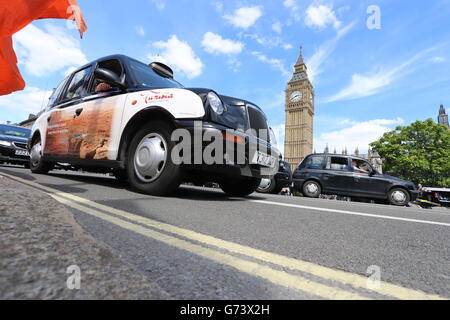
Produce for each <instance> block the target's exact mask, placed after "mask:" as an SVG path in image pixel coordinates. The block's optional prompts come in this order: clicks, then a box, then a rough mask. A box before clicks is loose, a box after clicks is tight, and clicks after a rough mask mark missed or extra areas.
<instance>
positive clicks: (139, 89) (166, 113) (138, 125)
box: [28, 55, 280, 196]
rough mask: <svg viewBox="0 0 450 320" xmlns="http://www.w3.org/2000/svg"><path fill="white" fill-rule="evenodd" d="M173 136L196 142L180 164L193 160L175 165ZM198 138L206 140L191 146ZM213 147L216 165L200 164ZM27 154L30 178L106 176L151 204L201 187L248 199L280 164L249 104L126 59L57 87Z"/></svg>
mask: <svg viewBox="0 0 450 320" xmlns="http://www.w3.org/2000/svg"><path fill="white" fill-rule="evenodd" d="M177 130H184V131H183V132H189V133H190V134H192V136H193V137H194V138H192V139H191V142H190V144H191V148H188V149H182V151H181V152H180V154H178V155H177V156H180V155H181V156H183V157H184V158H186V156H187V158H188V159H190V158H195V160H196V161H184V162H182V163H178V162H177V161H175V160H174V156H173V154H174V153H175V151H174V150H175V149H176V147H177V143H181V142H182V141H181V140H180V141H178V140H176V139H174V136H179V135H178V134H174V133H175V132H176V131H177ZM198 132H200V135H201V137H203V138H204V137H209V139H208V138H207V139H202V138H200V140H199V139H197V138H196V133H198ZM212 136H214V137H215V138H213V139H211V137H212ZM217 137H219V138H217ZM185 139H186V137H184V138H183V139H182V140H183V141H184V140H185ZM217 140H218V141H217ZM184 142H186V141H184ZM213 142H214V143H215V146H216V147H217V146H220V145H221V144H222V146H223V148H217V150H216V149H215V150H214V151H213V155H214V156H215V159H219V160H221V161H215V162H213V163H211V162H209V161H206V160H204V159H201V160H200V161H197V160H198V159H197V155H198V153H200V155H201V154H202V152H203V151H205V152H206V150H207V148H208V147H209V148H210V147H211V145H210V144H212V143H213ZM28 149H29V151H30V168H31V170H32V172H33V173H37V174H43V173H47V172H48V171H49V170H51V169H52V168H54V167H55V165H60V164H65V165H64V168H66V169H73V170H79V169H82V170H84V171H90V172H104V173H108V172H112V173H113V174H114V175H115V176H116V178H118V179H120V180H127V181H129V183H130V184H131V185H132V186H133V187H134V188H135V189H137V190H138V191H140V192H143V193H147V194H151V195H168V194H171V193H173V192H174V191H175V190H176V189H177V188H178V186H179V185H180V184H181V183H182V182H197V183H199V182H202V181H204V182H216V183H218V184H219V185H220V187H221V188H222V189H223V190H224V191H225V192H226V193H227V194H228V195H232V196H246V195H249V194H251V193H253V192H254V191H255V190H256V189H257V188H258V186H259V184H260V182H261V179H262V178H264V177H271V176H273V175H275V174H276V173H277V172H278V159H279V155H280V153H279V151H278V150H277V148H276V146H275V144H274V143H272V141H271V134H270V130H269V125H268V123H267V118H266V116H265V114H264V112H263V111H262V110H261V109H260V108H259V107H258V106H256V105H255V104H253V103H251V102H249V101H246V100H243V99H238V98H233V97H228V96H224V95H220V94H218V93H217V92H215V91H214V90H210V89H203V88H185V87H184V86H183V85H181V84H180V83H179V82H177V81H176V80H175V79H174V78H173V71H172V70H171V69H170V68H169V67H168V66H166V65H164V64H162V63H158V62H154V63H151V64H150V65H147V64H144V63H142V62H139V61H137V60H134V59H132V58H129V57H126V56H123V55H114V56H109V57H105V58H101V59H98V60H96V61H93V62H91V63H89V64H87V65H85V66H83V67H81V68H78V69H77V70H76V71H74V72H73V73H72V74H71V75H69V76H68V77H67V78H66V79H65V80H63V81H62V82H61V84H60V85H59V86H58V87H57V88H56V89H55V90H54V92H53V94H52V96H51V98H50V101H49V104H48V106H47V107H46V108H45V109H44V110H43V111H42V113H41V114H40V116H39V118H38V120H37V121H36V123H35V124H34V126H33V128H32V134H31V137H30V139H29V141H28ZM199 150H200V151H199ZM222 150H225V151H223V154H219V153H220V152H221V151H222ZM194 151H196V152H194ZM189 152H191V153H192V157H190V156H189V155H187V153H189ZM175 158H177V157H175ZM239 159H241V160H242V161H239Z"/></svg>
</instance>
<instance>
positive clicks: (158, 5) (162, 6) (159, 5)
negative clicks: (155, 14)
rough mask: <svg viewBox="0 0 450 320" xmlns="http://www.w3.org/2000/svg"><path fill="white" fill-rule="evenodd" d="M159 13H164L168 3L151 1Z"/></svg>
mask: <svg viewBox="0 0 450 320" xmlns="http://www.w3.org/2000/svg"><path fill="white" fill-rule="evenodd" d="M151 1H152V2H153V4H154V5H155V6H156V8H157V9H158V10H159V11H163V10H164V9H165V8H166V1H164V0H151Z"/></svg>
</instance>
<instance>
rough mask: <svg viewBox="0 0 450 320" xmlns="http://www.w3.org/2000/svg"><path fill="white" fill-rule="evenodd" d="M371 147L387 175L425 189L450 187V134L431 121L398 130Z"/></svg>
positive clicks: (385, 135)
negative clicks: (389, 174) (422, 186)
mask: <svg viewBox="0 0 450 320" xmlns="http://www.w3.org/2000/svg"><path fill="white" fill-rule="evenodd" d="M371 146H372V147H373V149H374V151H377V152H378V153H379V154H380V156H381V157H382V158H384V160H385V162H384V164H383V167H384V169H385V170H386V171H388V172H393V173H395V174H396V175H397V176H399V177H400V178H403V179H407V180H411V181H413V182H415V183H421V184H422V185H424V186H429V187H431V186H435V187H450V131H449V130H448V128H447V127H445V126H443V125H440V124H437V123H435V122H434V121H433V120H432V119H428V120H426V121H416V122H414V123H412V124H411V125H410V126H407V127H403V126H399V127H397V128H396V129H395V130H394V131H391V132H387V133H385V134H384V135H383V137H382V138H381V139H380V140H378V141H376V142H373V143H372V144H371Z"/></svg>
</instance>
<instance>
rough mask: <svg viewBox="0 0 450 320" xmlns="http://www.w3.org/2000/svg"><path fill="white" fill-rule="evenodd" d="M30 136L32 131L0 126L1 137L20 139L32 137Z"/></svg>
mask: <svg viewBox="0 0 450 320" xmlns="http://www.w3.org/2000/svg"><path fill="white" fill-rule="evenodd" d="M30 134H31V131H30V130H28V129H22V128H16V127H7V126H0V135H4V136H11V137H19V138H28V137H29V136H30Z"/></svg>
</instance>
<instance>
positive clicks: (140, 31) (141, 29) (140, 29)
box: [134, 26, 145, 37]
mask: <svg viewBox="0 0 450 320" xmlns="http://www.w3.org/2000/svg"><path fill="white" fill-rule="evenodd" d="M134 29H135V30H136V32H137V34H138V35H140V36H141V37H144V36H145V30H144V27H143V26H135V27H134Z"/></svg>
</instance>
